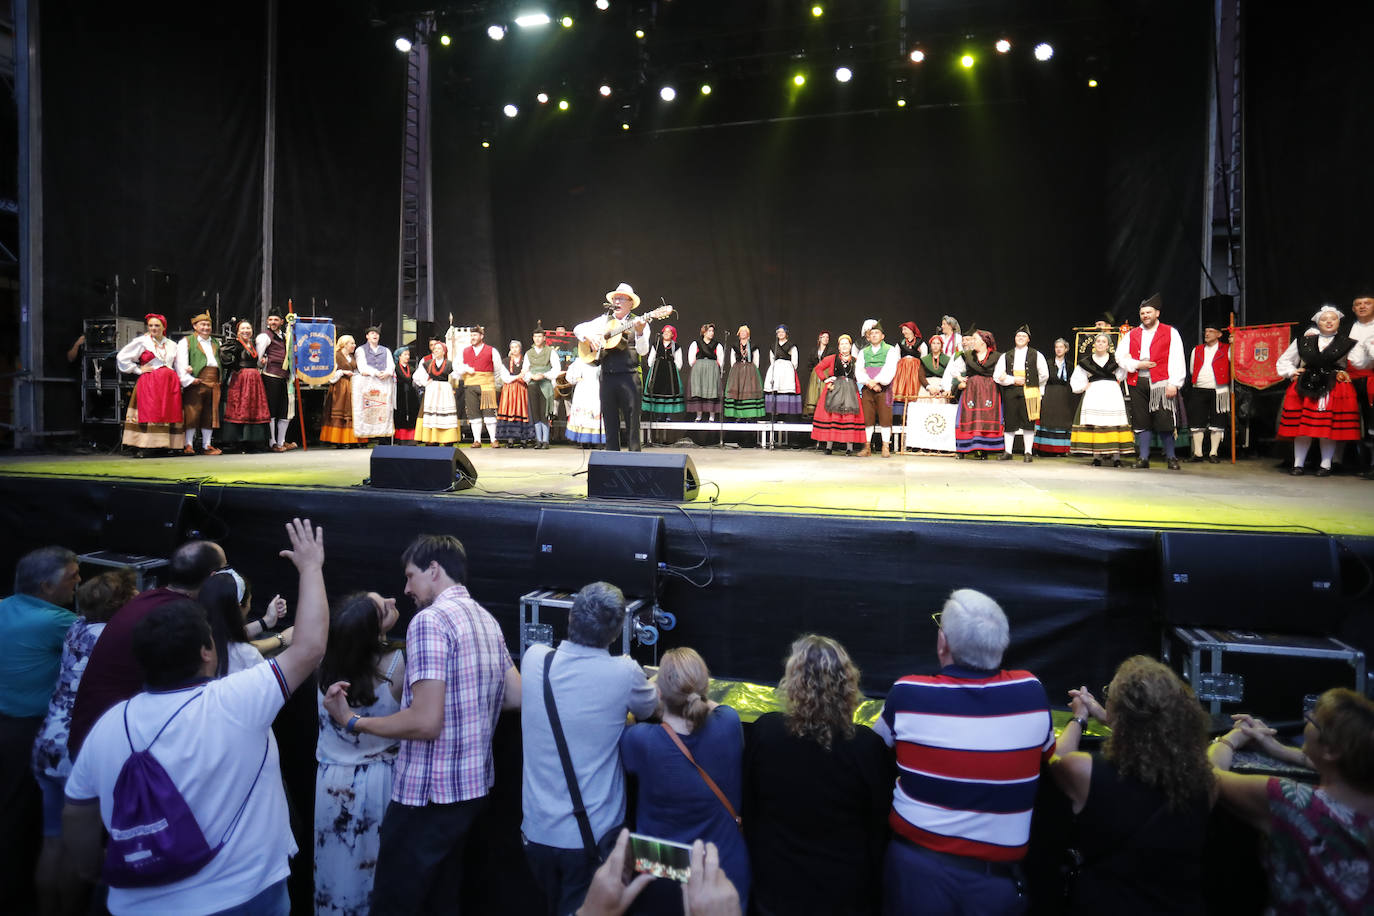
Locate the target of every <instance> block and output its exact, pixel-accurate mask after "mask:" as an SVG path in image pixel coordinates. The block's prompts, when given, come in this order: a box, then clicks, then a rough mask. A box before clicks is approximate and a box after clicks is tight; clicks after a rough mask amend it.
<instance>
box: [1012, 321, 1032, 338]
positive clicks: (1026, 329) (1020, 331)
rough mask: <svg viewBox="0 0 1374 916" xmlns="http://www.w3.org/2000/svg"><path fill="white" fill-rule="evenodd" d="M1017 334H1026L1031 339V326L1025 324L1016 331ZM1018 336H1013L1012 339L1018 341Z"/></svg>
mask: <svg viewBox="0 0 1374 916" xmlns="http://www.w3.org/2000/svg"><path fill="white" fill-rule="evenodd" d="M1016 334H1025V335H1026V336H1027V337H1030V336H1031V332H1030V325H1028V324H1023V325H1021V327H1019V328H1017V329H1016ZM1016 334H1013V335H1012V339H1013V340H1015V339H1016Z"/></svg>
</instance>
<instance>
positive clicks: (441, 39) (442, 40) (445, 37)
mask: <svg viewBox="0 0 1374 916" xmlns="http://www.w3.org/2000/svg"><path fill="white" fill-rule="evenodd" d="M439 44H441V45H443V46H444V47H446V48H447V47H448V46H449V45H451V44H453V39H452V38H449V37H448V35H447V34H444V35H440V36H439Z"/></svg>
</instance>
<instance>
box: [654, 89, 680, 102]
mask: <svg viewBox="0 0 1374 916" xmlns="http://www.w3.org/2000/svg"><path fill="white" fill-rule="evenodd" d="M658 97H659V98H660V99H662V100H663V101H665V102H671V101H672V100H673V99H675V98H677V90H676V89H674V88H673V87H672V86H664V87H663V88H662V89H660V90H658Z"/></svg>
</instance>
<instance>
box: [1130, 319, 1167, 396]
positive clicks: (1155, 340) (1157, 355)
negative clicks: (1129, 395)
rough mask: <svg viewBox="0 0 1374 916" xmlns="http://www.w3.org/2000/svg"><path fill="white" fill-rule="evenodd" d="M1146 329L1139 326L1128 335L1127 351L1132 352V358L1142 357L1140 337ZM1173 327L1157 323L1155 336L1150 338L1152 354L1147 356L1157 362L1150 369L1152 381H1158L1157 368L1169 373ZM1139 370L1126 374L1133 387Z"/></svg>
mask: <svg viewBox="0 0 1374 916" xmlns="http://www.w3.org/2000/svg"><path fill="white" fill-rule="evenodd" d="M1144 330H1145V329H1144V328H1143V327H1140V326H1137V327H1134V328H1131V333H1130V334H1128V335H1127V336H1126V352H1127V353H1129V354H1131V359H1140V358H1141V356H1140V338H1141V336H1142V332H1143V331H1144ZM1173 330H1174V329H1173V328H1171V327H1169V326H1168V325H1167V324H1165V323H1164V322H1162V321H1161V322H1159V323H1158V324H1156V325H1155V336H1154V337H1152V338H1150V355H1149V356H1147V357H1145V358H1146V359H1148V360H1151V361H1153V362H1154V364H1155V368H1154V369H1151V370H1150V381H1151V382H1157V381H1159V379H1158V378H1156V377H1155V370H1156V369H1163V370H1164V374H1165V376H1167V375H1168V374H1169V346H1170V342H1171V341H1172V340H1173V339H1174V335H1173ZM1139 375H1140V373H1139V372H1128V373H1127V374H1126V384H1127V385H1128V386H1130V387H1131V388H1134V387H1135V383H1136V378H1137V377H1138V376H1139Z"/></svg>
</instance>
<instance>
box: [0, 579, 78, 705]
mask: <svg viewBox="0 0 1374 916" xmlns="http://www.w3.org/2000/svg"><path fill="white" fill-rule="evenodd" d="M75 622H76V615H75V614H73V613H72V612H71V611H69V610H67V609H66V608H60V607H58V606H57V605H55V604H49V603H48V602H46V601H44V600H43V599H42V598H35V597H34V596H33V595H12V596H10V597H9V598H6V599H5V600H4V601H0V684H4V685H5V689H4V690H0V713H3V714H5V715H7V716H12V717H14V718H16V719H26V718H37V717H41V716H43V715H46V714H47V711H48V701H49V700H50V699H52V692H53V690H54V689H55V688H56V687H57V672H58V668H59V666H60V665H61V662H62V643H63V641H64V640H65V639H66V638H67V630H69V629H71V625H72V624H73V623H75Z"/></svg>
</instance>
